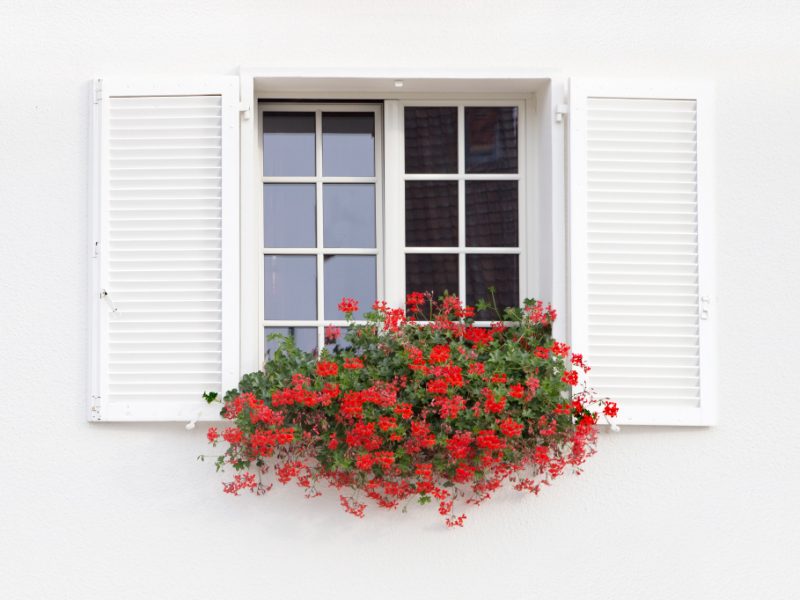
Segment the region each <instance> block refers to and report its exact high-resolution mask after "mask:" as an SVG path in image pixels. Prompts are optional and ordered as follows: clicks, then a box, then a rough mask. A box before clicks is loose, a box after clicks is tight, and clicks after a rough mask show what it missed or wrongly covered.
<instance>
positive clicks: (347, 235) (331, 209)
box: [322, 183, 375, 248]
mask: <svg viewBox="0 0 800 600" xmlns="http://www.w3.org/2000/svg"><path fill="white" fill-rule="evenodd" d="M322 201H323V203H324V207H323V215H324V218H323V221H324V227H323V233H324V241H325V246H326V247H328V248H374V247H375V186H374V185H373V184H371V183H355V184H350V183H326V184H325V185H324V186H323V188H322Z"/></svg>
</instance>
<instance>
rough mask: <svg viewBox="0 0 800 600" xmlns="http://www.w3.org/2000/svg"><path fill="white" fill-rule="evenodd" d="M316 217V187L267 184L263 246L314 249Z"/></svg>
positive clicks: (305, 184) (309, 185) (311, 184)
mask: <svg viewBox="0 0 800 600" xmlns="http://www.w3.org/2000/svg"><path fill="white" fill-rule="evenodd" d="M316 213H317V209H316V191H315V186H314V184H313V183H265V184H264V246H265V247H267V248H313V247H315V246H316V245H317V227H316Z"/></svg>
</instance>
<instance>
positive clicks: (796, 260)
mask: <svg viewBox="0 0 800 600" xmlns="http://www.w3.org/2000/svg"><path fill="white" fill-rule="evenodd" d="M798 33H800V3H798V2H777V1H773V2H766V1H764V2H742V1H730V0H720V1H718V2H711V1H707V2H698V1H693V2H671V1H666V0H648V1H641V2H635V1H632V0H631V1H623V0H619V1H602V2H588V1H587V2H575V1H564V0H562V1H555V0H553V1H546V2H543V1H533V0H522V1H506V2H488V1H485V2H480V1H474V0H461V1H455V0H453V1H439V2H430V1H418V0H405V1H404V2H388V1H376V0H371V1H366V0H365V1H357V0H339V1H338V2H335V3H334V2H323V1H322V0H319V1H317V2H309V1H303V0H292V1H286V0H283V1H271V0H255V1H251V2H246V1H231V2H218V1H210V0H192V1H185V2H169V3H167V2H155V1H153V2H135V1H129V2H113V1H111V2H110V1H96V2H90V1H78V0H69V1H67V0H64V1H58V0H50V1H49V2H42V1H31V0H24V1H10V0H0V201H1V202H2V204H1V207H2V212H1V213H0V266H1V267H2V278H1V279H0V281H2V292H1V293H0V315H1V316H2V319H1V320H0V341H2V344H1V345H0V381H2V391H3V402H2V411H0V440H1V441H2V453H1V454H0V597H2V598H4V599H6V598H7V599H9V600H16V599H22V598H35V599H37V600H40V599H49V598H55V599H62V598H66V599H69V598H79V599H84V598H87V599H95V598H114V599H127V598H145V599H148V600H150V599H161V598H165V599H166V598H169V599H173V598H175V599H183V598H192V599H205V598H239V597H265V598H273V597H274V598H286V599H294V598H304V599H305V598H324V599H328V598H330V599H339V598H341V599H345V598H347V599H361V598H373V597H375V598H387V599H394V598H421V599H428V598H437V599H441V598H445V599H448V598H463V599H473V598H502V599H506V598H508V599H518V598H519V599H522V598H526V599H530V598H559V599H563V600H570V599H581V600H583V599H592V598H614V599H615V600H634V599H637V600H638V599H639V598H654V599H667V598H680V599H687V598H688V599H691V598H699V599H700V598H701V599H717V598H719V599H726V600H727V599H732V598H747V599H750V598H776V599H784V598H791V597H796V594H797V584H798V583H800V578H798V570H797V559H798V557H800V547H799V546H798V539H800V520H799V519H798V516H797V510H798V508H797V504H798V499H800V498H799V496H800V493H799V492H800V482H798V477H799V476H800V465H798V462H800V461H799V460H798V459H799V458H800V443H799V442H798V439H800V438H799V437H798V435H797V429H796V416H795V415H796V414H797V409H796V407H797V398H796V391H795V389H794V386H793V385H792V381H793V378H794V374H795V373H796V368H797V363H798V361H799V360H800V349H799V348H798V344H797V337H798V334H800V319H798V316H797V309H796V298H797V296H798V293H799V292H800V284H798V281H799V280H800V279H799V278H798V275H800V273H798V264H800V244H797V242H796V240H794V238H795V237H796V236H797V234H798V231H800V204H799V203H800V197H799V193H798V191H799V190H800V169H798V166H797V163H798V151H797V141H798V139H800V118H798V107H800V42H799V41H798ZM240 64H248V65H281V66H285V67H291V66H298V67H313V66H319V67H325V66H334V67H349V66H358V67H371V66H374V67H382V66H387V65H388V66H394V67H402V66H409V67H419V66H434V67H445V68H447V67H453V68H468V67H487V66H488V67H494V66H498V67H500V66H503V67H513V66H526V67H552V68H558V69H561V70H563V72H565V73H566V74H569V75H577V76H597V77H603V76H608V77H674V78H687V77H688V78H691V77H694V78H698V77H699V78H708V79H713V80H715V81H716V82H717V97H718V121H717V132H718V133H717V159H718V163H717V176H718V182H717V183H718V185H717V190H718V217H717V228H718V258H719V267H718V270H719V298H720V301H719V305H718V306H717V307H716V311H717V315H718V318H719V325H720V326H719V331H720V339H719V352H720V355H719V365H720V395H721V398H720V404H721V411H720V420H719V425H718V426H717V427H714V428H712V429H670V428H640V429H633V428H632V429H627V430H625V431H623V432H622V433H621V434H619V435H616V436H609V435H604V436H603V437H602V439H601V448H600V453H599V454H598V456H597V457H595V459H593V460H592V462H591V463H590V464H589V465H588V469H587V472H586V473H585V475H583V476H582V477H580V478H568V479H564V480H561V481H559V482H558V484H557V485H556V486H554V487H553V488H552V489H550V490H547V491H546V492H545V493H544V494H543V495H542V496H540V497H539V498H529V497H522V496H512V497H509V498H503V499H499V500H497V501H495V502H492V503H489V504H487V505H485V506H483V507H481V508H480V509H478V510H476V511H473V514H472V518H471V519H470V520H469V522H468V526H467V527H466V528H465V529H464V530H462V531H456V532H453V531H447V530H444V529H443V528H442V527H441V526H440V525H439V522H438V520H437V518H436V515H434V514H432V512H433V511H429V510H426V511H423V510H414V511H412V513H411V514H408V515H405V516H403V515H399V514H380V513H378V512H376V511H372V513H371V514H370V515H368V516H369V518H366V519H364V520H363V521H357V520H354V519H352V518H351V517H349V516H348V515H345V514H343V513H342V512H341V511H340V510H339V509H338V506H337V501H336V498H335V496H334V495H328V496H326V497H324V498H322V499H317V500H315V501H314V502H313V503H312V502H307V501H305V500H303V499H302V498H301V497H300V495H299V493H298V491H297V490H296V489H295V488H288V489H285V490H283V489H282V490H278V491H277V493H273V494H272V495H271V496H268V497H267V498H255V497H245V498H239V499H236V498H231V497H227V496H224V495H223V494H222V493H221V491H220V485H219V483H218V477H217V475H216V474H214V473H213V469H212V468H211V466H210V465H208V464H201V463H196V462H195V460H194V458H195V456H196V455H197V454H198V453H199V452H201V451H203V450H204V447H205V446H204V440H203V433H202V430H201V429H199V428H198V429H197V430H195V431H194V432H192V433H188V432H186V431H184V429H183V427H181V426H180V425H138V424H133V425H114V424H101V425H90V424H88V423H87V422H86V421H85V420H84V410H85V409H84V402H85V396H86V387H85V379H86V364H87V347H86V343H85V337H86V333H85V332H86V328H87V325H88V324H87V310H86V301H85V282H86V277H87V259H86V252H85V249H86V242H87V239H86V235H87V234H86V225H85V224H86V220H87V219H86V211H87V200H86V198H87V184H86V181H87V177H86V171H87V152H88V149H87V130H88V106H87V97H86V96H87V93H86V92H87V81H88V80H89V79H90V78H91V77H93V76H95V75H106V76H107V75H110V74H119V75H125V74H131V75H134V74H148V73H160V74H172V73H174V74H181V73H187V72H208V73H219V74H230V73H235V71H236V69H237V67H238V65H240ZM256 595H257V596H256Z"/></svg>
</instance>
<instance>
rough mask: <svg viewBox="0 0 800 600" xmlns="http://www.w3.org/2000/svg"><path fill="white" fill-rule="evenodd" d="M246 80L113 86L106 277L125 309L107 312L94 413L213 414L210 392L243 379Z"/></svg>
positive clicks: (103, 143)
mask: <svg viewBox="0 0 800 600" xmlns="http://www.w3.org/2000/svg"><path fill="white" fill-rule="evenodd" d="M235 84H236V82H235V80H234V79H232V78H220V79H219V80H213V81H210V82H209V81H204V82H200V83H198V85H197V86H191V85H184V84H169V83H167V84H164V85H163V86H161V85H155V84H153V85H151V84H149V83H144V84H143V85H142V86H141V88H138V87H137V84H132V85H121V86H117V87H116V88H115V86H114V85H111V86H109V87H111V88H112V89H107V88H106V84H105V82H104V83H103V87H104V88H105V89H103V101H104V106H103V107H102V109H101V111H100V114H101V116H100V117H99V118H100V123H99V126H100V138H101V139H100V147H101V150H100V156H99V157H98V159H99V162H100V167H99V177H100V182H99V188H100V204H101V206H100V215H101V216H100V223H99V229H100V235H99V236H98V237H99V238H100V240H101V246H100V248H101V262H100V267H99V270H100V275H99V281H100V283H101V286H100V287H101V288H102V289H105V290H107V291H108V294H109V298H110V299H111V301H112V302H113V306H114V308H115V309H116V310H115V311H113V312H111V311H110V310H109V309H108V307H105V306H104V305H102V304H101V307H100V309H99V313H100V330H101V331H100V333H101V335H100V339H99V340H98V343H99V357H98V360H99V363H100V364H99V378H98V379H99V382H98V388H99V391H100V392H101V393H100V394H98V396H100V404H101V409H102V410H101V411H98V410H97V409H96V408H93V410H92V414H91V418H93V419H94V420H177V419H181V420H183V419H187V420H191V419H196V418H198V417H202V416H204V415H205V416H206V417H207V416H210V415H212V414H214V413H215V412H216V411H215V410H214V409H211V408H210V407H207V406H205V403H204V402H203V399H202V394H203V393H204V392H207V391H216V392H223V391H225V389H226V386H229V387H232V385H231V384H232V380H231V374H232V373H234V369H231V366H233V363H235V362H236V361H235V360H233V361H232V360H231V357H232V356H235V354H234V353H236V352H238V348H237V347H236V346H238V342H236V341H235V340H236V337H237V336H236V334H233V335H231V332H232V331H236V330H238V322H235V323H233V322H232V319H233V318H236V316H237V314H236V309H235V308H234V305H235V304H238V300H237V298H236V294H235V293H231V291H232V290H234V289H236V290H238V281H237V282H234V285H233V286H232V285H230V284H231V281H230V280H229V279H230V278H231V277H233V278H236V277H238V267H236V270H235V271H234V270H233V269H232V268H231V267H232V266H233V267H235V266H236V264H237V259H235V258H234V257H233V256H232V255H231V253H230V249H231V248H236V247H237V246H238V244H236V243H233V244H231V243H230V241H228V242H226V239H229V238H230V237H231V236H233V237H234V238H235V236H236V235H238V231H237V229H236V228H238V218H236V214H237V213H238V194H235V192H236V189H237V182H236V181H235V180H236V179H238V160H237V156H238V110H236V105H235V100H236V98H234V96H233V94H234V93H235V92H236V85H235ZM117 92H119V93H117ZM138 92H141V93H138ZM237 96H238V94H237ZM234 119H235V120H234ZM232 161H236V163H235V164H232ZM234 178H235V179H234ZM232 192H233V193H232ZM232 217H234V218H232ZM234 242H235V239H234ZM226 281H227V282H228V283H225V282H226ZM232 342H234V343H232ZM233 382H234V383H235V380H234V381H233ZM94 402H97V400H94ZM209 411H210V412H209Z"/></svg>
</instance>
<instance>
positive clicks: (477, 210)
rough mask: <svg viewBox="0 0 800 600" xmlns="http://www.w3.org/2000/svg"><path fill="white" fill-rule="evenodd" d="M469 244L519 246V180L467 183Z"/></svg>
mask: <svg viewBox="0 0 800 600" xmlns="http://www.w3.org/2000/svg"><path fill="white" fill-rule="evenodd" d="M465 185H466V190H465V191H466V211H465V212H466V226H467V232H466V233H467V246H517V245H518V243H519V241H518V240H519V205H518V190H519V183H518V182H516V181H467V182H466V184H465Z"/></svg>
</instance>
